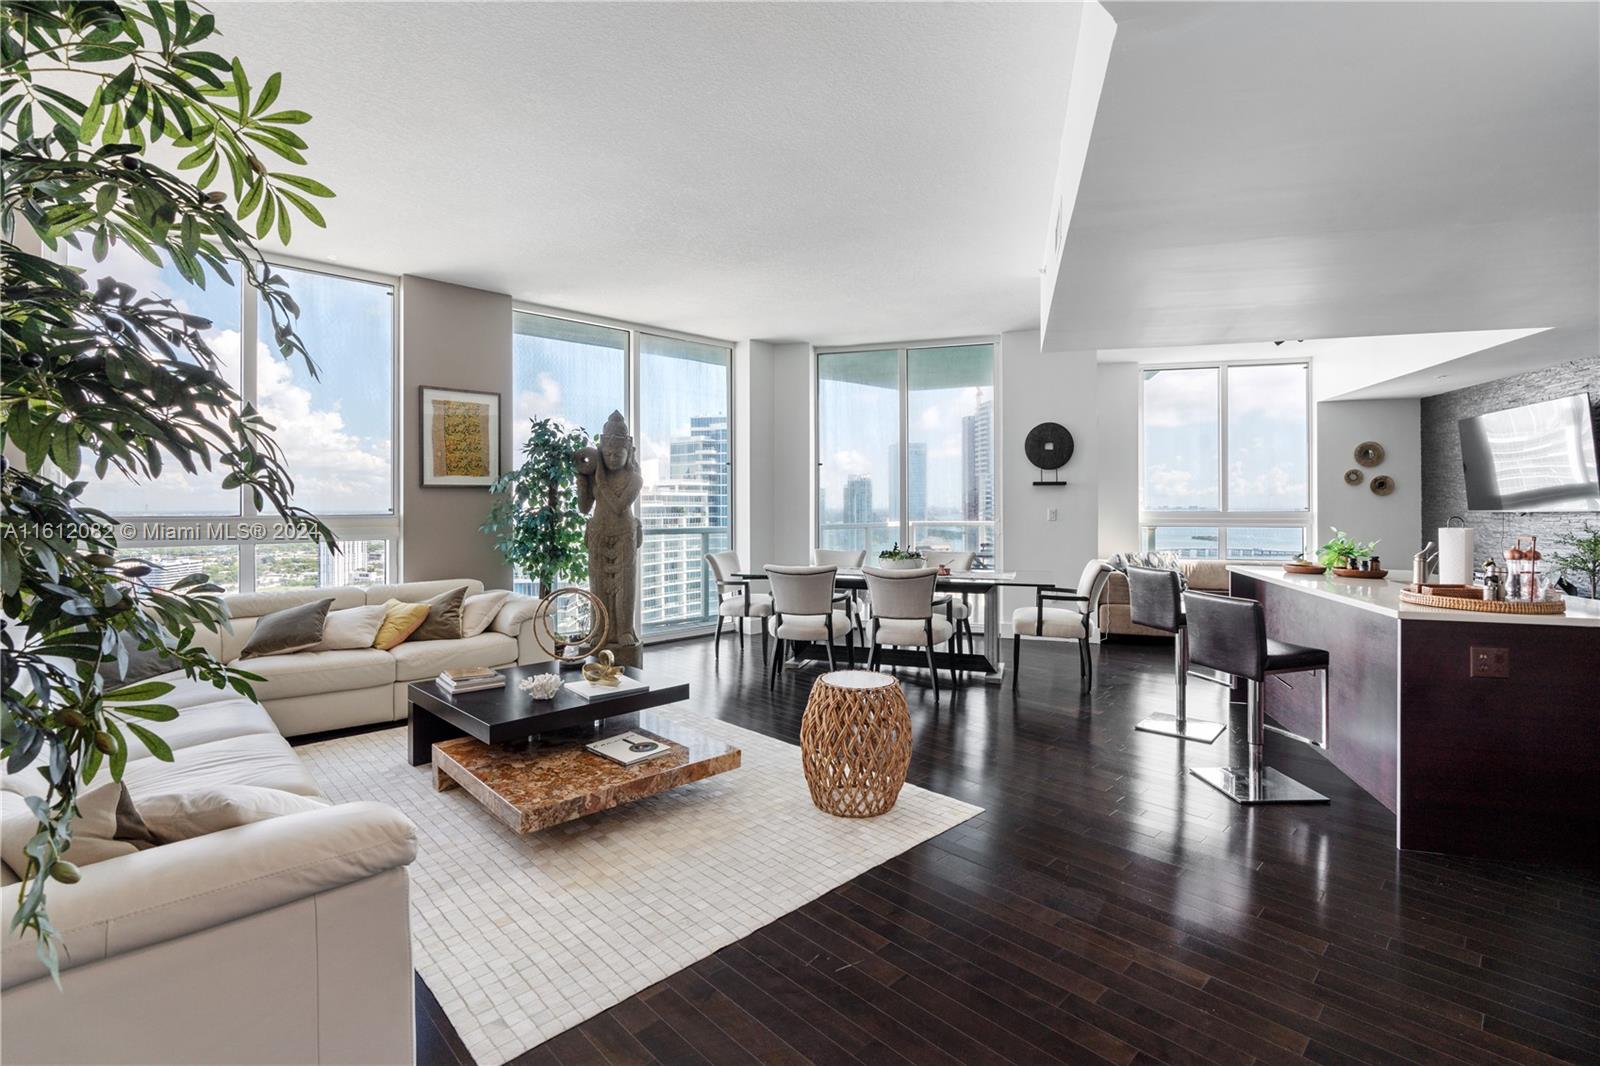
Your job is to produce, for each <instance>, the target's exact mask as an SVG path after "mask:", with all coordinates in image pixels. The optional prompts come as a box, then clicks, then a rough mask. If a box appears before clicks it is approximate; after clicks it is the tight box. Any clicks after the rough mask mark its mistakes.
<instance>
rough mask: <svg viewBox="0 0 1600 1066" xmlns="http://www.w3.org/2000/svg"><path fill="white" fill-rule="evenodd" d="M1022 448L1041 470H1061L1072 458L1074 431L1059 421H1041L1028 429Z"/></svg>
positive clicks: (1029, 459) (1031, 461)
mask: <svg viewBox="0 0 1600 1066" xmlns="http://www.w3.org/2000/svg"><path fill="white" fill-rule="evenodd" d="M1022 450H1023V451H1024V452H1025V453H1027V456H1028V462H1030V463H1032V464H1033V465H1034V466H1036V467H1038V468H1039V469H1040V470H1059V469H1061V468H1062V467H1063V466H1066V465H1067V460H1068V459H1071V458H1072V433H1071V432H1070V431H1069V430H1068V429H1067V427H1066V426H1063V425H1062V424H1061V423H1059V422H1040V423H1039V424H1038V425H1037V426H1034V427H1033V428H1032V429H1030V430H1028V436H1027V439H1026V440H1024V441H1023V442H1022Z"/></svg>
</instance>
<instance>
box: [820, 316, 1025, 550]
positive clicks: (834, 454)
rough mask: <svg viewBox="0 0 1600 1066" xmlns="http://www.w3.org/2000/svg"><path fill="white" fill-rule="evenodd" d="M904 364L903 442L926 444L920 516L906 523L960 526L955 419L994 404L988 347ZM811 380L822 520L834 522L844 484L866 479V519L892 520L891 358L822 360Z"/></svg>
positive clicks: (885, 354)
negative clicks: (869, 508)
mask: <svg viewBox="0 0 1600 1066" xmlns="http://www.w3.org/2000/svg"><path fill="white" fill-rule="evenodd" d="M908 359H909V363H908V369H907V374H908V384H909V386H910V390H911V391H910V395H909V397H908V399H907V418H908V420H909V426H908V427H907V428H908V435H909V437H910V439H911V442H912V443H913V444H917V443H922V444H925V445H927V474H926V476H927V512H926V514H923V515H912V516H910V517H911V518H913V519H922V518H955V519H960V518H961V517H962V516H963V515H964V513H965V491H966V480H965V471H964V470H963V468H962V465H961V420H962V418H963V417H965V416H967V415H971V414H974V413H976V411H977V408H978V404H979V403H981V402H982V401H984V400H990V401H992V400H993V398H994V386H993V382H994V368H993V348H992V346H989V345H964V346H959V347H948V348H926V349H913V350H912V351H911V352H910V354H909V356H908ZM830 360H833V363H832V367H830ZM833 368H837V369H833ZM867 378H870V379H871V380H870V383H869V382H868V381H867V380H864V379H867ZM818 379H819V380H818V390H819V392H818V410H819V412H820V422H821V425H820V426H819V427H818V428H819V452H820V455H821V458H822V467H821V469H820V470H819V472H818V476H819V479H820V484H821V487H822V491H823V496H824V502H825V507H824V519H825V520H833V521H837V520H838V518H839V516H840V512H841V510H842V508H843V506H844V486H845V483H846V482H847V481H848V480H849V479H850V478H851V477H853V476H857V475H864V476H866V477H870V478H871V479H872V505H873V511H874V513H878V514H883V515H886V516H887V517H888V519H889V520H890V521H891V522H893V521H898V517H899V473H898V471H897V470H896V469H895V464H897V463H898V452H899V444H900V399H899V385H898V380H899V353H898V352H897V351H893V350H885V351H879V352H848V353H841V354H838V355H832V356H830V355H828V354H823V355H821V356H819V357H818ZM845 379H849V380H845Z"/></svg>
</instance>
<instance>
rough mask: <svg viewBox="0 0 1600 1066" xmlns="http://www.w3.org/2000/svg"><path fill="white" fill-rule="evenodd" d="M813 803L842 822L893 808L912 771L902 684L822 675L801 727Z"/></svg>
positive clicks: (860, 673) (870, 675)
mask: <svg viewBox="0 0 1600 1066" xmlns="http://www.w3.org/2000/svg"><path fill="white" fill-rule="evenodd" d="M800 760H801V762H802V764H803V765H804V766H805V771H806V784H807V785H808V786H809V787H810V789H811V802H813V803H815V804H816V805H817V809H818V810H822V811H826V812H827V813H829V814H836V815H839V816H840V817H842V818H871V817H873V816H874V815H878V814H882V813H884V812H885V811H887V810H888V809H889V808H891V807H893V806H894V801H895V800H896V799H898V798H899V796H900V786H902V785H904V784H905V783H906V770H907V769H908V768H909V767H910V766H911V715H910V713H909V712H908V711H907V710H906V697H905V694H904V693H903V692H901V691H900V683H899V682H898V681H896V680H895V679H894V678H893V677H892V676H890V675H888V674H879V673H874V672H872V671H869V670H838V671H835V672H833V673H829V674H823V675H822V676H821V677H819V678H817V681H816V684H814V685H812V686H811V697H810V699H808V700H807V701H806V713H805V717H804V718H803V719H801V721H800Z"/></svg>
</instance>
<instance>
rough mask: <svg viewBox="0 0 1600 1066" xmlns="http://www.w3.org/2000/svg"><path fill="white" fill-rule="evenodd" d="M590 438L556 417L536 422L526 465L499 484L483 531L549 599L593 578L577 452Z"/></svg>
mask: <svg viewBox="0 0 1600 1066" xmlns="http://www.w3.org/2000/svg"><path fill="white" fill-rule="evenodd" d="M589 444H590V441H589V434H587V433H585V432H584V431H583V430H581V429H574V428H573V427H571V426H568V425H567V424H566V423H565V422H562V421H561V420H559V419H555V418H535V419H533V420H532V422H531V424H530V426H529V432H528V439H527V441H526V442H524V443H523V445H522V455H523V460H522V465H521V466H519V467H517V468H516V469H515V470H512V471H510V472H508V473H506V474H503V475H502V476H501V477H500V480H498V481H496V482H495V483H494V490H493V491H494V493H495V496H496V497H497V499H496V500H495V504H494V507H493V508H492V509H491V510H490V511H489V520H488V521H486V522H485V523H484V524H483V525H482V526H481V527H480V528H481V529H482V530H483V531H484V532H485V533H488V534H491V535H492V536H493V537H494V538H495V547H496V548H497V549H498V550H499V552H500V554H501V555H502V556H503V557H504V558H505V560H506V562H508V563H510V564H511V565H512V566H514V567H516V568H517V569H518V570H521V571H522V572H523V573H525V574H528V575H529V576H531V577H533V578H534V579H535V580H537V581H538V582H539V595H540V596H548V595H550V593H552V592H554V591H555V589H556V587H557V585H558V584H559V583H560V581H562V580H563V579H565V580H570V581H585V580H587V579H588V577H589V550H588V548H587V546H586V545H585V543H584V539H583V534H584V530H585V529H586V528H587V525H588V523H587V521H586V519H585V518H584V517H583V512H582V511H580V510H578V452H579V451H580V450H581V449H583V448H587V447H588V446H589Z"/></svg>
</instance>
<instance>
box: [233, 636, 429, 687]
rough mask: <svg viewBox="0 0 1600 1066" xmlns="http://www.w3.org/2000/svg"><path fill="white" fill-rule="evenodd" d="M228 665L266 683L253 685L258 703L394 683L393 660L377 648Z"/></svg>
mask: <svg viewBox="0 0 1600 1066" xmlns="http://www.w3.org/2000/svg"><path fill="white" fill-rule="evenodd" d="M403 646H404V645H402V647H403ZM229 665H232V666H237V667H238V668H239V669H241V670H247V671H249V672H250V673H252V674H259V675H261V677H262V678H264V679H265V680H262V681H252V682H251V683H250V686H251V687H252V688H253V689H255V693H256V699H258V700H281V699H287V698H288V697H290V696H305V695H309V694H310V693H313V692H346V691H349V690H350V689H357V688H372V687H374V686H376V685H390V684H393V683H394V680H395V673H394V656H393V655H392V654H391V653H390V652H386V651H379V650H378V649H377V648H350V649H347V650H345V651H301V652H295V653H293V654H291V655H263V656H261V657H260V658H259V659H241V660H239V661H238V662H234V663H231V664H229Z"/></svg>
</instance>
